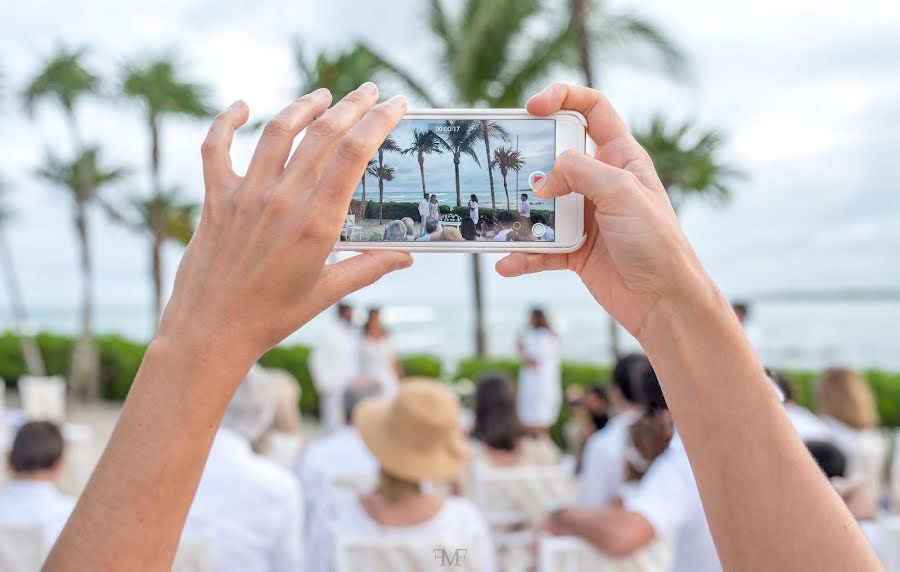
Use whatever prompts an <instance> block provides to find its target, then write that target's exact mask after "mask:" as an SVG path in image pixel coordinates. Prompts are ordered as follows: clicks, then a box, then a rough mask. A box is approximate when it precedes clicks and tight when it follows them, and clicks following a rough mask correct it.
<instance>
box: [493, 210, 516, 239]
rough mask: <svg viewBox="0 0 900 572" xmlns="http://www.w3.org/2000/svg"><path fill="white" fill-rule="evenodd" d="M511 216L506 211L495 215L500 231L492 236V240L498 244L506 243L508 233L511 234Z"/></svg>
mask: <svg viewBox="0 0 900 572" xmlns="http://www.w3.org/2000/svg"><path fill="white" fill-rule="evenodd" d="M513 220H514V219H513V215H512V213H509V212H507V211H500V214H498V215H497V222H499V223H500V230H499V231H497V234H495V235H494V240H496V241H498V242H506V240H507V237H508V235H509V233H510V232H512V225H513Z"/></svg>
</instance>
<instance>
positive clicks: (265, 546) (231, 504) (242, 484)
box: [185, 428, 304, 572]
mask: <svg viewBox="0 0 900 572" xmlns="http://www.w3.org/2000/svg"><path fill="white" fill-rule="evenodd" d="M302 503H303V498H302V495H301V493H300V485H299V484H298V483H297V480H296V479H295V478H294V476H293V475H292V474H291V473H290V471H288V470H287V469H285V468H283V467H281V466H279V465H276V464H275V463H273V462H271V461H269V460H267V459H265V458H263V457H261V456H259V455H256V454H255V453H253V451H252V450H251V449H250V443H248V442H247V440H246V439H244V438H242V437H240V436H239V435H238V434H237V433H234V432H232V431H230V430H228V429H224V428H223V429H219V431H218V433H216V437H215V440H214V441H213V445H212V449H211V450H210V452H209V458H208V459H207V461H206V467H205V469H204V470H203V476H202V477H201V478H200V485H199V486H198V487H197V494H196V496H195V497H194V503H193V505H192V506H191V510H190V512H189V513H188V517H187V522H186V524H185V535H186V536H201V537H204V536H205V537H208V538H211V539H213V540H214V544H213V551H214V556H213V560H214V561H215V563H216V564H215V570H216V571H217V572H231V571H233V572H245V571H247V570H268V571H272V572H282V571H284V572H288V571H290V572H295V571H296V570H299V569H300V567H301V564H302V559H303V545H304V543H303V515H302Z"/></svg>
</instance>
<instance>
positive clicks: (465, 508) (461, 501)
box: [440, 496, 487, 529]
mask: <svg viewBox="0 0 900 572" xmlns="http://www.w3.org/2000/svg"><path fill="white" fill-rule="evenodd" d="M440 514H441V520H446V521H447V523H448V524H449V523H456V524H457V525H463V526H464V527H465V528H466V529H468V528H485V529H486V528H487V524H486V521H485V520H484V515H483V514H482V513H481V511H480V510H478V507H477V506H475V503H474V502H472V501H471V500H469V499H467V498H465V497H459V496H452V497H448V498H447V499H446V500H445V501H444V506H443V508H442V509H441V513H440Z"/></svg>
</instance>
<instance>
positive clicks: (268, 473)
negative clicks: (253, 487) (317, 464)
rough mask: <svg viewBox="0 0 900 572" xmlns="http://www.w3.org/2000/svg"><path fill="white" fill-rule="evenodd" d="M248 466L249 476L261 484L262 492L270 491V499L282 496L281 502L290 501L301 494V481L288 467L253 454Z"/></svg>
mask: <svg viewBox="0 0 900 572" xmlns="http://www.w3.org/2000/svg"><path fill="white" fill-rule="evenodd" d="M246 468H247V469H248V476H250V477H251V478H252V479H253V480H254V481H255V482H257V483H258V484H259V485H260V487H259V490H260V492H265V493H268V495H267V496H269V498H270V499H279V498H280V499H281V500H280V501H279V502H288V499H290V498H292V497H293V498H296V497H299V496H300V483H299V482H298V481H297V478H296V477H295V476H294V474H293V473H291V472H290V470H288V469H287V468H286V467H282V466H281V465H279V464H278V463H276V462H274V461H270V460H269V459H266V458H265V457H262V456H260V455H253V456H252V457H251V458H250V460H249V461H248V462H247V464H246Z"/></svg>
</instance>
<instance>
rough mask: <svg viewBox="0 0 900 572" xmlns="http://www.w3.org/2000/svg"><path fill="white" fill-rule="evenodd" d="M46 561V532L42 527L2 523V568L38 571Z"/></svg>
mask: <svg viewBox="0 0 900 572" xmlns="http://www.w3.org/2000/svg"><path fill="white" fill-rule="evenodd" d="M43 563H44V533H43V530H41V528H40V527H29V528H25V527H14V526H3V525H0V570H3V571H4V572H38V570H40V569H41V565H42V564H43Z"/></svg>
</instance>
